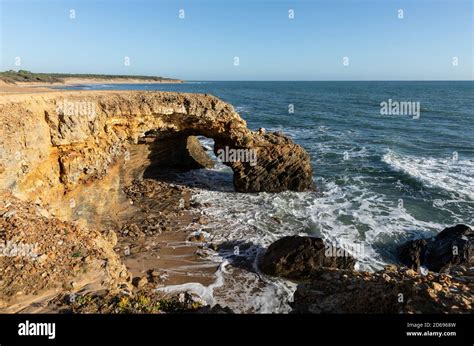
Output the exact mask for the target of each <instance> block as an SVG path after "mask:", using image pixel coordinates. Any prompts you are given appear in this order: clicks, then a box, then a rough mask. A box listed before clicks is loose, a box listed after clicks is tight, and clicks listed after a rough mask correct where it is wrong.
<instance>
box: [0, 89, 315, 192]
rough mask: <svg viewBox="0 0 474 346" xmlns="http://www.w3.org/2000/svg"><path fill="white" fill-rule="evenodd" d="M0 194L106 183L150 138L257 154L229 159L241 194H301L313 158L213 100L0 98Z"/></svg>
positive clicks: (103, 94)
mask: <svg viewBox="0 0 474 346" xmlns="http://www.w3.org/2000/svg"><path fill="white" fill-rule="evenodd" d="M0 128H1V132H2V136H0V189H7V190H10V191H11V192H13V193H14V194H15V195H17V196H20V197H21V198H24V199H29V200H36V199H39V200H43V199H51V198H52V197H53V198H54V196H55V195H56V194H62V193H63V192H64V190H65V189H70V188H72V187H74V186H76V185H77V184H80V183H82V182H87V181H90V180H91V179H95V178H100V177H102V176H103V175H104V174H106V172H107V170H108V168H109V167H110V165H111V163H112V162H113V161H114V160H115V159H116V158H117V157H118V156H120V155H122V154H124V153H125V152H126V150H127V147H128V146H129V145H130V144H132V143H137V142H139V141H140V140H142V139H144V138H156V140H160V138H164V137H166V138H170V137H171V138H173V137H174V138H176V141H180V140H183V138H184V140H185V139H186V138H187V136H191V135H203V136H206V137H209V138H213V139H214V140H215V149H214V150H215V151H217V150H218V149H219V148H231V149H235V150H239V149H248V150H250V149H251V150H254V151H255V153H256V157H257V161H256V164H255V163H253V164H252V163H249V162H245V161H242V160H241V161H238V160H237V161H230V162H227V163H226V164H228V165H229V166H230V167H231V168H232V169H233V170H234V185H235V187H236V190H237V191H241V192H258V191H273V192H276V191H283V190H288V189H290V190H297V191H302V190H306V189H308V188H310V187H311V185H312V169H311V165H310V161H309V156H308V154H307V153H306V152H305V151H304V150H303V149H302V148H301V147H300V146H298V145H296V144H294V143H293V142H292V141H291V140H290V139H288V138H287V137H285V136H283V135H281V134H265V133H256V132H252V131H250V130H249V129H248V128H247V126H246V123H245V121H244V120H242V119H241V118H240V116H239V115H238V114H237V113H236V112H235V111H234V109H233V107H232V106H231V105H229V104H227V103H225V102H223V101H221V100H219V99H218V98H216V97H213V96H211V95H198V94H179V93H165V92H138V91H124V92H115V91H113V92H110V91H90V92H57V93H47V94H41V95H34V96H28V95H15V96H10V97H9V98H8V99H6V98H4V99H3V100H0Z"/></svg>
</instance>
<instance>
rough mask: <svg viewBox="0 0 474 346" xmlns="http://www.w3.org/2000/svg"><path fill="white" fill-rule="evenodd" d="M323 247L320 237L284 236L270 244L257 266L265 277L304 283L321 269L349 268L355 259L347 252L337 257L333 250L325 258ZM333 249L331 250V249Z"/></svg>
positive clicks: (324, 248)
mask: <svg viewBox="0 0 474 346" xmlns="http://www.w3.org/2000/svg"><path fill="white" fill-rule="evenodd" d="M326 250H327V248H326V247H325V245H324V241H323V240H322V239H321V238H313V237H300V236H288V237H283V238H281V239H279V240H277V241H276V242H274V243H273V244H271V245H270V246H269V247H268V249H267V251H266V252H265V254H264V255H263V256H262V259H261V261H260V263H259V265H260V269H261V270H262V272H264V273H265V274H267V275H272V276H280V277H284V278H288V279H292V280H304V279H307V278H309V277H310V276H311V275H312V272H313V271H315V270H318V269H320V268H321V267H327V268H341V269H353V268H354V263H355V260H354V258H353V257H352V256H350V255H348V254H347V253H346V254H345V255H344V256H337V249H335V250H336V251H330V252H329V254H331V255H336V256H327V255H326ZM331 250H333V249H331Z"/></svg>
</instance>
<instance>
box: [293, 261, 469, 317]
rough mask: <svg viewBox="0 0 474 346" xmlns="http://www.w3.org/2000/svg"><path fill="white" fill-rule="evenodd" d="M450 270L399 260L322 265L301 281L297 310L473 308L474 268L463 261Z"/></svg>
mask: <svg viewBox="0 0 474 346" xmlns="http://www.w3.org/2000/svg"><path fill="white" fill-rule="evenodd" d="M453 269H454V268H453ZM450 274H451V275H445V274H437V273H433V272H429V273H427V275H421V274H419V273H416V272H415V271H414V270H412V269H407V268H397V267H396V266H387V267H386V268H384V269H383V270H381V271H379V272H376V273H368V272H356V271H349V270H338V269H330V268H321V269H319V270H317V271H314V272H313V275H312V277H311V279H310V280H309V282H307V283H303V284H300V285H298V288H297V290H296V292H295V294H294V303H293V312H295V313H341V314H347V313H384V314H387V313H392V314H395V313H472V305H473V304H474V301H473V294H474V286H473V284H472V282H473V280H474V271H473V270H471V269H467V268H464V267H459V268H456V270H453V271H452V272H451V273H450Z"/></svg>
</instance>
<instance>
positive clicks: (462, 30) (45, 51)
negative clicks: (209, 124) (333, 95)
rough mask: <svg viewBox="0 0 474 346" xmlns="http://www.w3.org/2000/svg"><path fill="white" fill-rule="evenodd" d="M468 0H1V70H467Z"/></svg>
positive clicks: (422, 74) (295, 75) (206, 75)
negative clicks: (292, 14) (292, 15)
mask: <svg viewBox="0 0 474 346" xmlns="http://www.w3.org/2000/svg"><path fill="white" fill-rule="evenodd" d="M473 2H474V1H473V0H410V1H395V0H393V1H392V0H381V1H380V0H379V1H377V0H293V1H285V0H273V1H269V0H253V1H251V0H221V1H218V0H187V1H186V0H178V1H171V0H154V1H152V0H149V1H147V0H127V1H125V0H118V1H108V0H81V1H69V0H55V1H51V0H42V1H39V0H38V1H36V0H23V1H22V0H16V1H14V0H0V19H1V21H0V48H1V55H0V59H1V60H0V70H2V71H3V70H9V69H13V70H18V69H25V70H29V71H33V72H58V73H100V74H126V75H129V74H130V75H157V76H165V77H171V78H180V79H185V80H472V79H473V66H474V57H473V46H474V42H473V31H474V28H473V26H474V19H473V17H474V10H473ZM183 10H184V12H183ZM290 10H292V11H293V13H294V17H293V18H290V17H291V16H290V14H291V13H290V12H291V11H290ZM400 10H402V11H403V18H400V17H401V12H400ZM183 14H184V18H180V15H181V17H183ZM18 58H19V59H18ZM18 63H19V64H18Z"/></svg>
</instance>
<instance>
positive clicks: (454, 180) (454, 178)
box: [382, 150, 474, 200]
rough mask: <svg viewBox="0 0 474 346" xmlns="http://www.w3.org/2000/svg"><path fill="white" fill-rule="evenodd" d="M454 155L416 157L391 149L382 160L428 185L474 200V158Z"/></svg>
mask: <svg viewBox="0 0 474 346" xmlns="http://www.w3.org/2000/svg"><path fill="white" fill-rule="evenodd" d="M454 156H455V157H454V159H453V158H434V157H416V156H410V155H401V154H398V153H396V152H394V151H392V150H389V151H388V152H387V153H386V154H385V155H383V157H382V161H383V162H385V163H386V164H388V165H389V166H390V167H392V168H393V169H394V170H396V171H399V172H403V173H405V174H408V175H409V176H411V177H414V178H416V179H417V180H419V181H421V182H422V183H423V184H425V185H426V186H428V187H436V188H441V189H443V190H445V191H448V192H450V193H451V194H453V195H454V196H456V197H467V198H469V199H470V200H474V160H461V159H457V157H456V156H457V155H454Z"/></svg>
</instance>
